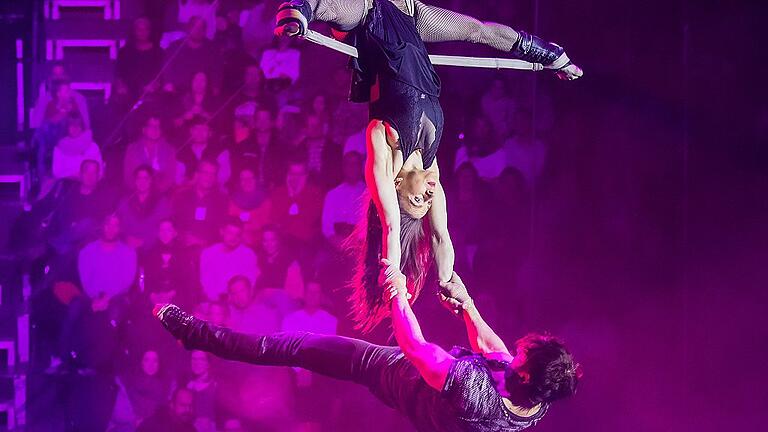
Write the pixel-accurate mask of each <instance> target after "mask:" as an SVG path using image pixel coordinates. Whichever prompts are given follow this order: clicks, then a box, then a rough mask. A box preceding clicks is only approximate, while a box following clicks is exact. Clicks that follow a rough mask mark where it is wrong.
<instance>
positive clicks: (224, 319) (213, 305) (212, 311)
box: [208, 301, 229, 327]
mask: <svg viewBox="0 0 768 432" xmlns="http://www.w3.org/2000/svg"><path fill="white" fill-rule="evenodd" d="M208 321H210V322H211V324H213V325H217V326H221V327H229V307H228V306H227V304H226V303H224V302H223V301H214V302H210V303H209V304H208Z"/></svg>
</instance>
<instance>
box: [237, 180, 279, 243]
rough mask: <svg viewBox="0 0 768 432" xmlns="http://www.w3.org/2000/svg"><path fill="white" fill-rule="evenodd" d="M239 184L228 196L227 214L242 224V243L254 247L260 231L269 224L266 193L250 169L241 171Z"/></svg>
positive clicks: (259, 236)
mask: <svg viewBox="0 0 768 432" xmlns="http://www.w3.org/2000/svg"><path fill="white" fill-rule="evenodd" d="M238 178H239V182H238V184H237V186H236V187H235V188H234V190H233V191H232V193H231V194H230V199H229V214H230V216H235V217H238V218H240V220H241V221H242V222H243V241H244V243H245V244H247V245H248V246H254V245H255V244H256V242H257V241H258V240H259V239H260V238H261V229H262V228H263V227H264V226H265V225H267V223H269V216H270V209H269V201H267V191H266V188H264V186H263V185H261V184H260V183H259V181H258V180H257V178H256V174H255V173H254V172H253V170H252V169H248V168H246V169H243V170H242V171H240V175H239V176H238Z"/></svg>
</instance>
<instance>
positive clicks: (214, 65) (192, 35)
mask: <svg viewBox="0 0 768 432" xmlns="http://www.w3.org/2000/svg"><path fill="white" fill-rule="evenodd" d="M214 19H215V18H214ZM211 24H212V25H211V26H210V28H211V29H214V28H215V27H214V25H215V24H213V23H211ZM208 28H209V26H208V24H207V23H206V21H204V20H203V19H201V18H200V17H199V16H191V17H190V18H189V21H188V23H187V32H188V34H187V37H186V38H183V39H180V40H177V41H176V42H174V43H173V44H171V46H169V47H168V49H167V50H166V59H165V63H166V69H165V73H164V74H163V78H164V81H165V86H164V89H165V90H166V91H168V92H175V93H177V94H183V93H184V91H185V90H187V88H186V86H189V84H190V83H191V82H192V77H194V75H195V74H196V73H198V72H204V73H205V75H206V76H207V77H208V78H209V79H210V81H211V82H210V84H211V85H212V88H213V93H214V94H217V93H218V90H219V89H220V88H221V73H222V69H221V58H220V55H219V53H218V52H217V51H216V47H215V46H214V45H213V42H211V40H210V39H208V36H207V32H208Z"/></svg>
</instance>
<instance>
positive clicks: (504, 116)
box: [480, 77, 520, 137]
mask: <svg viewBox="0 0 768 432" xmlns="http://www.w3.org/2000/svg"><path fill="white" fill-rule="evenodd" d="M519 105H520V102H519V101H517V100H516V99H514V98H512V97H510V95H509V91H508V90H507V82H506V80H504V79H503V78H501V77H497V78H495V79H494V80H492V81H491V85H490V87H489V88H488V90H487V91H486V92H485V94H483V96H482V98H481V99H480V108H481V110H482V113H483V115H484V116H485V117H486V118H488V121H489V122H490V123H491V125H492V126H493V129H494V130H495V131H496V133H497V134H498V136H500V137H508V136H509V134H510V133H511V132H512V130H511V128H510V126H512V125H513V124H514V121H515V119H514V116H515V110H516V109H517V107H518V106H519Z"/></svg>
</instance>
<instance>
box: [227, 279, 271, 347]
mask: <svg viewBox="0 0 768 432" xmlns="http://www.w3.org/2000/svg"><path fill="white" fill-rule="evenodd" d="M227 292H228V293H229V296H228V299H229V327H230V328H231V329H232V330H235V331H238V332H242V333H246V334H252V335H263V334H270V333H273V332H276V331H278V330H280V316H279V314H278V312H277V311H276V310H275V309H273V308H271V307H269V306H268V305H267V304H265V303H264V302H263V301H264V299H263V298H261V295H259V294H254V292H253V284H252V283H251V281H250V280H248V278H247V277H245V276H243V275H237V276H233V277H232V279H230V280H229V286H228V288H227Z"/></svg>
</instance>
